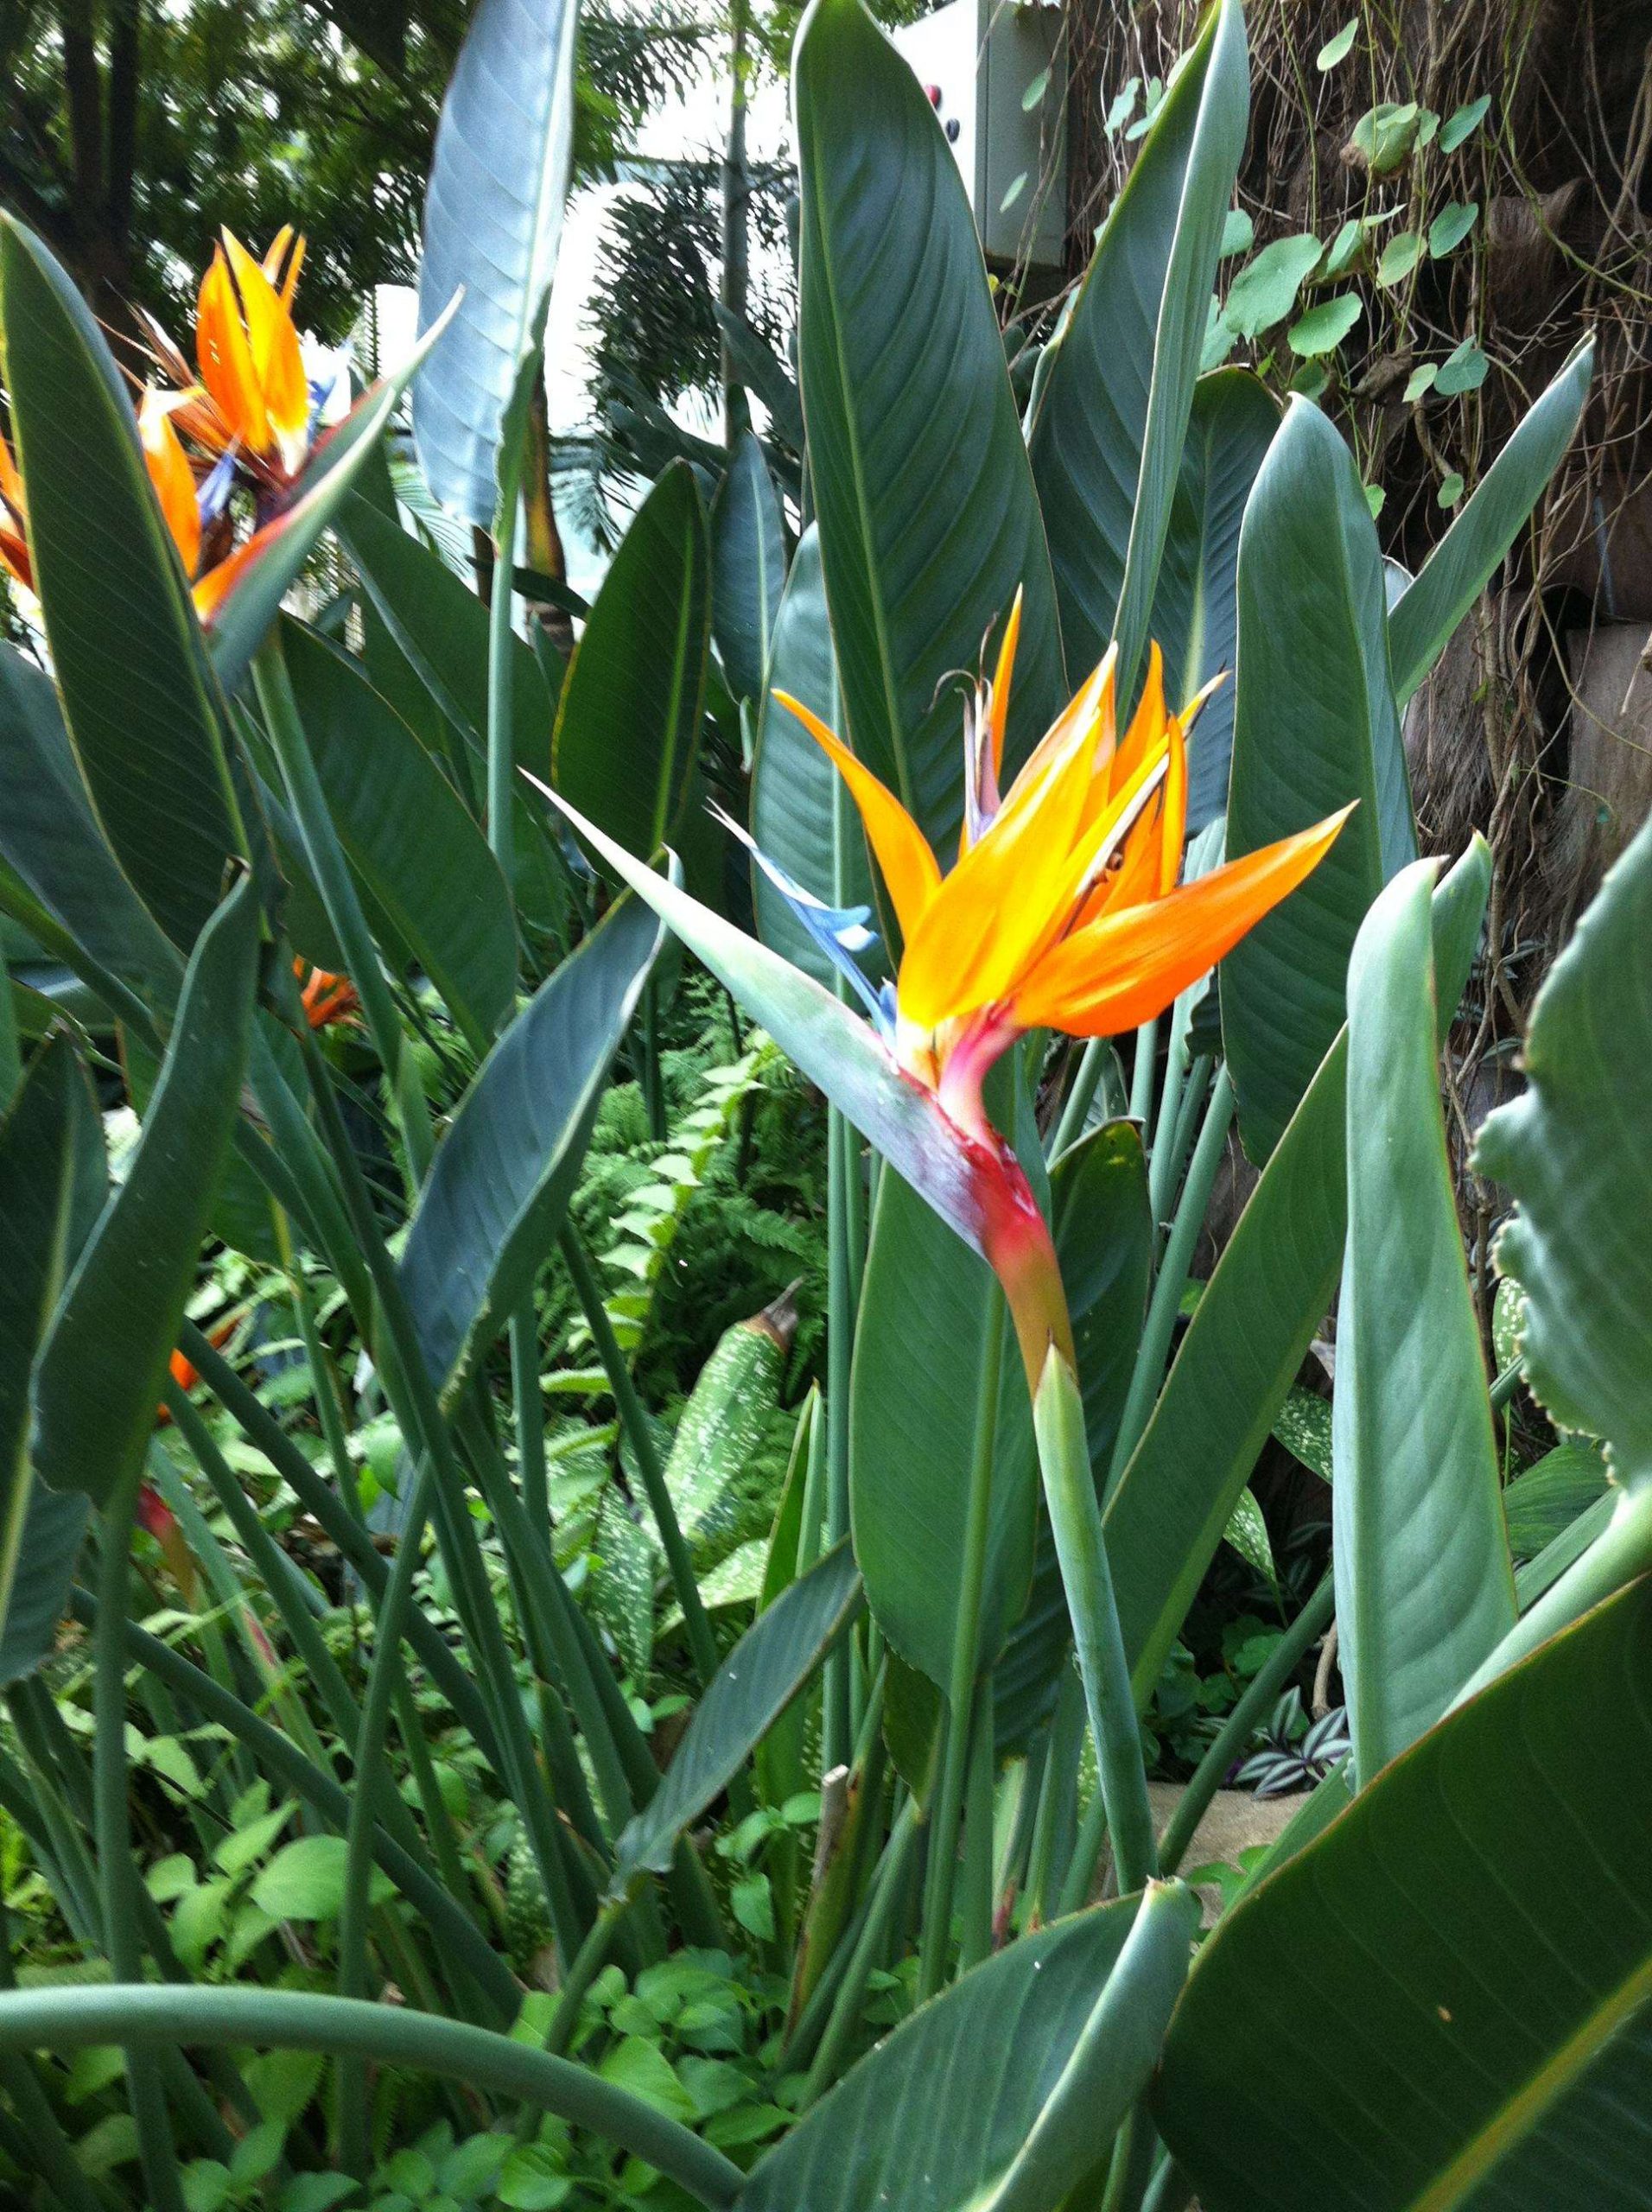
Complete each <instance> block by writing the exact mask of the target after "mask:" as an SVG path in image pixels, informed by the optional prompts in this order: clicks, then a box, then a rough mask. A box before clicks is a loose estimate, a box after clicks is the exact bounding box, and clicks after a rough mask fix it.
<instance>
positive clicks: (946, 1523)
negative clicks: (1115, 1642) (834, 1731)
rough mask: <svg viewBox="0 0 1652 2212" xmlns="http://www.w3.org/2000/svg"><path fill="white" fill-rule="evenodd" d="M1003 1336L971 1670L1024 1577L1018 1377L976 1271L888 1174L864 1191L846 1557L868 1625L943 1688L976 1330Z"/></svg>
mask: <svg viewBox="0 0 1652 2212" xmlns="http://www.w3.org/2000/svg"><path fill="white" fill-rule="evenodd" d="M1000 1329H1001V1330H1003V1331H1005V1332H1006V1335H1007V1343H1008V1351H1007V1354H1006V1356H1005V1357H1002V1358H1001V1361H1000V1364H999V1387H998V1393H997V1402H996V1405H995V1407H994V1409H993V1412H992V1414H991V1416H990V1418H991V1420H992V1423H993V1478H992V1506H991V1519H990V1524H989V1525H990V1534H989V1535H988V1544H987V1572H986V1580H985V1583H984V1585H983V1587H982V1612H981V1631H980V1646H979V1649H980V1664H981V1665H982V1666H985V1665H987V1664H988V1663H990V1662H991V1661H992V1659H993V1658H994V1656H996V1654H997V1652H998V1649H999V1648H1000V1646H1001V1643H1003V1640H1004V1638H1005V1637H1006V1635H1007V1633H1008V1630H1009V1628H1010V1624H1012V1622H1013V1620H1014V1619H1015V1618H1016V1616H1017V1615H1018V1614H1019V1613H1020V1611H1021V1608H1022V1605H1024V1603H1025V1601H1026V1590H1027V1580H1028V1578H1029V1576H1030V1575H1031V1573H1032V1529H1033V1511H1034V1507H1035V1504H1036V1502H1037V1497H1038V1461H1037V1459H1036V1457H1035V1455H1034V1452H1033V1445H1032V1408H1031V1406H1030V1405H1029V1403H1028V1400H1027V1395H1026V1376H1025V1374H1024V1372H1023V1371H1022V1367H1021V1363H1020V1360H1019V1359H1018V1358H1017V1357H1015V1352H1014V1339H1013V1336H1009V1335H1008V1323H1007V1318H1006V1316H1005V1313H1004V1301H1003V1298H1002V1296H1001V1293H1000V1292H999V1289H998V1285H997V1283H996V1281H995V1280H994V1276H993V1273H992V1270H991V1268H989V1267H988V1265H987V1263H986V1262H985V1261H984V1260H982V1259H978V1258H977V1257H976V1255H975V1253H973V1252H972V1251H970V1250H969V1249H968V1247H967V1246H965V1245H963V1244H961V1243H959V1241H958V1239H957V1237H956V1236H955V1235H954V1233H953V1231H952V1230H950V1228H949V1227H948V1225H947V1224H946V1223H945V1222H944V1221H943V1220H941V1219H940V1217H938V1216H937V1214H936V1213H934V1212H933V1211H931V1208H930V1207H929V1206H928V1205H925V1204H924V1200H923V1199H922V1198H919V1197H918V1193H917V1192H915V1191H914V1190H912V1187H911V1186H910V1185H908V1184H906V1183H905V1182H903V1181H902V1180H901V1179H900V1178H899V1176H898V1175H886V1176H885V1177H884V1179H883V1181H882V1184H881V1185H880V1189H879V1192H878V1202H877V1206H876V1209H875V1211H874V1214H873V1219H872V1235H871V1237H870V1240H869V1242H868V1243H867V1262H866V1274H865V1277H864V1279H863V1282H862V1287H861V1309H860V1317H859V1320H858V1322H857V1324H856V1327H855V1366H854V1374H853V1386H852V1395H851V1397H850V1402H849V1505H850V1513H851V1518H852V1525H853V1527H854V1530H855V1557H856V1558H857V1559H858V1560H860V1562H861V1573H862V1574H864V1576H865V1577H866V1585H867V1602H868V1604H869V1605H871V1607H872V1611H873V1613H874V1617H875V1618H876V1619H877V1622H878V1624H879V1626H880V1628H881V1629H882V1630H883V1632H884V1634H885V1635H886V1637H888V1639H889V1642H890V1643H892V1644H893V1646H894V1648H895V1649H896V1650H897V1651H899V1654H900V1656H901V1657H902V1658H903V1659H905V1661H906V1662H908V1663H909V1664H910V1665H912V1666H914V1667H917V1668H918V1669H920V1670H921V1671H922V1672H923V1673H924V1674H925V1675H928V1676H929V1678H930V1680H931V1681H932V1682H935V1683H937V1685H938V1686H939V1687H940V1688H946V1686H947V1684H948V1682H949V1681H950V1668H951V1654H952V1644H953V1639H954V1637H955V1634H956V1625H957V1611H958V1591H959V1588H960V1586H961V1584H962V1579H963V1560H964V1552H965V1547H966V1541H967V1535H966V1522H967V1520H968V1512H969V1471H970V1468H971V1465H973V1462H974V1459H975V1449H976V1444H977V1431H978V1428H979V1427H980V1424H981V1420H982V1406H981V1387H980V1379H979V1378H980V1376H981V1371H982V1363H983V1362H984V1361H985V1360H986V1358H987V1357H988V1335H987V1332H988V1330H1000Z"/></svg>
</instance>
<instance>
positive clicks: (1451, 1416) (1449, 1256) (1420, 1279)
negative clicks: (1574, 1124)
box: [1332, 861, 1515, 1781]
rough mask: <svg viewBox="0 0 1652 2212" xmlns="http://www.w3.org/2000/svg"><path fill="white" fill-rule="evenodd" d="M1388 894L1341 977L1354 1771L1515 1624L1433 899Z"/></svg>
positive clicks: (1408, 1739)
mask: <svg viewBox="0 0 1652 2212" xmlns="http://www.w3.org/2000/svg"><path fill="white" fill-rule="evenodd" d="M1436 866H1437V863H1435V862H1434V861H1418V862H1416V863H1415V864H1414V866H1413V867H1411V868H1406V869H1404V870H1403V871H1402V872H1401V874H1399V875H1398V876H1396V877H1395V880H1394V881H1393V882H1392V883H1390V884H1388V886H1387V887H1386V888H1385V889H1384V890H1383V891H1382V893H1380V894H1379V896H1378V897H1377V899H1376V902H1375V904H1374V905H1373V906H1372V907H1371V911H1370V912H1369V914H1368V915H1367V916H1366V918H1365V923H1364V926H1363V928H1362V929H1361V931H1360V933H1359V937H1358V938H1357V942H1356V944H1355V946H1354V951H1353V957H1352V958H1351V960H1350V963H1349V973H1348V1155H1347V1156H1348V1240H1347V1255H1346V1257H1345V1259H1344V1263H1343V1279H1342V1300H1341V1304H1340V1306H1339V1308H1338V1311H1337V1395H1336V1399H1335V1452H1336V1465H1337V1481H1336V1484H1335V1487H1334V1490H1333V1491H1332V1509H1333V1529H1334V1541H1333V1544H1332V1556H1333V1558H1334V1560H1335V1563H1336V1571H1337V1629H1338V1630H1339V1632H1340V1636H1341V1649H1340V1657H1341V1664H1342V1670H1343V1681H1344V1688H1345V1689H1346V1692H1347V1703H1348V1717H1349V1726H1350V1731H1351V1733H1352V1736H1353V1744H1354V1764H1355V1771H1356V1773H1357V1777H1359V1779H1360V1780H1361V1781H1369V1778H1370V1777H1371V1776H1372V1775H1374V1774H1375V1773H1376V1771H1377V1770H1378V1768H1379V1767H1383V1766H1386V1765H1387V1764H1388V1761H1389V1760H1390V1759H1391V1758H1396V1757H1397V1756H1398V1754H1399V1753H1400V1752H1401V1751H1404V1750H1405V1749H1406V1747H1407V1745H1410V1744H1412V1743H1414V1741H1415V1740H1416V1738H1418V1737H1419V1736H1420V1735H1421V1733H1422V1732H1423V1731H1424V1729H1426V1728H1429V1727H1432V1726H1433V1724H1434V1722H1435V1721H1436V1720H1438V1719H1439V1717H1440V1715H1441V1714H1442V1713H1444V1712H1445V1709H1446V1707H1448V1706H1449V1705H1450V1703H1451V1702H1452V1699H1453V1698H1454V1697H1455V1695H1456V1694H1457V1692H1458V1690H1459V1689H1460V1688H1462V1686H1463V1684H1464V1683H1465V1681H1468V1679H1469V1677H1470V1676H1471V1675H1472V1674H1473V1673H1474V1672H1475V1670H1476V1669H1477V1668H1478V1667H1479V1666H1480V1665H1481V1664H1482V1662H1484V1660H1485V1659H1486V1658H1487V1657H1488V1656H1490V1653H1491V1651H1492V1650H1493V1649H1495V1648H1496V1644H1497V1643H1498V1641H1499V1640H1500V1639H1501V1638H1502V1637H1503V1636H1504V1635H1506V1634H1507V1632H1508V1631H1509V1630H1510V1629H1511V1628H1512V1627H1513V1626H1514V1624H1515V1588H1514V1577H1513V1573H1512V1572H1511V1570H1510V1567H1509V1545H1508V1539H1507V1537H1506V1535H1505V1534H1504V1531H1503V1513H1502V1508H1501V1504H1500V1502H1499V1498H1498V1484H1497V1449H1496V1440H1495V1438H1494V1436H1493V1434H1492V1427H1491V1403H1490V1398H1489V1397H1488V1396H1487V1394H1486V1376H1485V1363H1484V1357H1483V1355H1482V1352H1481V1349H1480V1329H1479V1321H1478V1317H1477V1314H1476V1313H1475V1310H1474V1298H1473V1294H1472V1292H1471V1289H1470V1287H1469V1279H1468V1270H1467V1268H1466V1267H1465V1262H1464V1257H1463V1235H1462V1230H1461V1228H1460V1226H1459V1224H1458V1217H1457V1197H1456V1190H1455V1185H1454V1183H1453V1179H1452V1166H1451V1160H1450V1156H1449V1154H1448V1153H1447V1150H1446V1144H1445V1116H1444V1113H1443V1112H1442V1110H1441V1106H1440V1096H1439V1040H1438V1032H1439V1019H1438V1010H1437V1008H1436V1005H1435V995H1434V963H1433V931H1432V928H1431V925H1430V921H1429V887H1430V885H1431V883H1432V882H1433V875H1434V872H1435V868H1436Z"/></svg>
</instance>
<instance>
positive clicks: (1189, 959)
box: [1015, 807, 1353, 1037]
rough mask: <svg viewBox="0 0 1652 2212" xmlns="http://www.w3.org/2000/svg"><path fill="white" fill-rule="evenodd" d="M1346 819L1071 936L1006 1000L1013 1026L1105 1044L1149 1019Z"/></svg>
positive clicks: (1289, 883)
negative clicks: (1011, 1001) (1011, 1000)
mask: <svg viewBox="0 0 1652 2212" xmlns="http://www.w3.org/2000/svg"><path fill="white" fill-rule="evenodd" d="M1352 811H1353V810H1352V808H1351V807H1344V810H1343V811H1342V812H1341V813H1340V814H1333V815H1331V817H1329V818H1328V819H1327V820H1325V821H1324V822H1321V823H1318V824H1317V826H1316V827H1315V828H1313V829H1304V830H1301V831H1299V833H1298V835H1297V836H1294V837H1284V838H1281V839H1280V842H1278V843H1277V844H1274V845H1265V846H1263V848H1262V849H1261V851H1260V852H1255V853H1247V854H1246V855H1245V856H1244V857H1243V859H1242V860H1236V861H1229V862H1228V864H1227V865H1226V867H1225V868H1217V869H1216V870H1214V871H1213V873H1212V874H1210V875H1205V876H1201V877H1200V878H1199V880H1198V882H1197V883H1188V884H1184V885H1183V886H1182V887H1181V888H1180V889H1179V890H1178V891H1172V893H1170V894H1169V896H1168V897H1167V898H1164V899H1153V901H1151V903H1149V904H1147V905H1146V906H1130V907H1125V908H1121V909H1120V910H1118V911H1115V912H1108V913H1106V914H1103V915H1102V918H1101V919H1100V920H1099V921H1096V922H1092V923H1090V925H1089V926H1088V927H1087V928H1084V929H1082V930H1076V931H1074V932H1073V934H1072V935H1071V937H1069V938H1064V940H1063V941H1062V943H1061V944H1058V945H1056V946H1055V947H1054V948H1053V949H1052V950H1051V951H1050V952H1049V953H1048V954H1047V955H1046V956H1045V958H1044V959H1043V960H1042V961H1040V962H1039V966H1038V968H1037V969H1036V970H1035V971H1034V973H1033V974H1032V976H1031V977H1030V978H1029V979H1028V981H1027V982H1026V984H1025V985H1024V986H1023V987H1022V988H1021V989H1020V990H1019V991H1018V992H1017V993H1016V995H1015V1020H1016V1025H1017V1027H1020V1028H1023V1029H1037V1028H1042V1027H1048V1028H1052V1029H1064V1030H1065V1031H1066V1032H1067V1033H1069V1035H1071V1036H1075V1037H1114V1036H1117V1035H1118V1034H1119V1033H1121V1031H1123V1030H1126V1029H1134V1028H1136V1027H1139V1026H1140V1025H1141V1023H1142V1022H1144V1021H1150V1020H1152V1019H1153V1016H1154V1015H1155V1014H1162V1013H1163V1012H1164V1010H1165V1008H1166V1007H1167V1006H1168V1005H1169V1004H1170V1003H1171V1001H1172V999H1174V998H1175V997H1176V996H1177V995H1178V994H1179V993H1180V992H1182V991H1185V989H1186V988H1187V987H1188V985H1189V984H1190V983H1195V982H1198V979H1199V977H1200V976H1203V975H1204V973H1205V972H1206V970H1207V969H1210V968H1213V967H1214V966H1215V965H1216V963H1217V961H1218V960H1220V959H1221V958H1222V957H1223V954H1224V953H1228V952H1230V951H1231V950H1233V948H1234V946H1235V945H1236V944H1237V943H1238V942H1239V940H1240V938H1242V937H1243V936H1244V934H1245V932H1246V931H1247V930H1249V929H1250V928H1252V927H1253V926H1254V925H1255V924H1256V923H1257V922H1259V921H1260V920H1261V918H1262V916H1263V915H1264V914H1265V913H1267V912H1268V911H1269V909H1270V908H1272V907H1274V906H1277V905H1278V904H1279V902H1280V899H1284V898H1286V897H1287V896H1288V895H1289V893H1291V892H1293V891H1294V890H1295V888H1296V887H1297V885H1298V884H1299V883H1300V882H1301V881H1302V880H1303V878H1304V877H1305V876H1306V875H1307V874H1310V873H1311V871H1312V869H1313V868H1315V867H1316V866H1317V865H1318V862H1319V861H1320V860H1322V859H1323V858H1324V856H1325V853H1326V852H1327V851H1328V850H1329V849H1330V847H1331V843H1332V842H1333V841H1334V840H1335V838H1336V836H1337V832H1338V830H1339V829H1341V828H1342V826H1343V823H1344V822H1345V821H1346V820H1347V819H1348V817H1349V815H1350V813H1351V812H1352Z"/></svg>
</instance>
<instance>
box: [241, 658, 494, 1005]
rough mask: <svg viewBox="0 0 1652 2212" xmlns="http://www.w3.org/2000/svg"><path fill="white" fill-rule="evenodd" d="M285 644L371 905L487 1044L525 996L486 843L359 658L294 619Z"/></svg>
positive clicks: (324, 781)
mask: <svg viewBox="0 0 1652 2212" xmlns="http://www.w3.org/2000/svg"><path fill="white" fill-rule="evenodd" d="M283 651H284V654H285V658H286V662H287V671H288V674H289V677H291V679H292V686H293V694H294V696H295V699H296V700H297V702H298V709H299V714H300V716H301V717H302V721H303V724H304V734H305V735H306V737H307V738H308V741H309V747H310V751H311V753H312V754H313V756H314V758H315V767H316V772H317V774H318V775H319V776H320V778H321V788H322V790H323V791H324V792H325V794H326V797H327V810H328V812H329V813H330V814H331V816H332V817H333V822H334V827H335V829H337V830H338V833H339V839H340V843H341V844H342V846H343V848H344V850H345V854H346V857H347V858H348V860H349V862H350V866H351V868H352V870H353V873H354V874H355V877H356V880H357V881H358V883H359V886H360V887H361V889H362V890H363V892H364V893H365V894H366V898H367V899H368V902H369V905H370V908H371V909H372V910H374V911H375V913H376V917H384V918H387V919H388V921H389V923H390V925H391V931H392V932H393V934H394V936H395V938H397V939H398V940H399V941H400V942H401V943H402V944H404V945H406V946H407V947H408V949H409V950H410V951H411V953H412V954H413V956H414V957H415V958H416V960H417V962H418V963H419V965H420V967H421V968H422V969H423V971H424V973H425V974H426V975H427V976H429V979H430V981H431V982H433V983H434V984H435V987H436V988H437V990H438V991H440V992H441V994H442V997H443V998H444V999H445V1000H446V1001H447V1002H448V1007H449V1008H450V1009H451V1010H452V1012H453V1014H454V1018H455V1020H457V1021H458V1023H459V1025H460V1027H461V1028H463V1029H464V1030H466V1031H467V1033H468V1034H469V1036H470V1038H471V1039H472V1041H473V1043H474V1044H476V1045H477V1046H480V1047H482V1048H484V1049H485V1048H486V1043H487V1041H488V1039H491V1038H492V1035H493V1033H494V1032H495V1031H496V1030H497V1029H498V1028H499V1025H500V1023H501V1022H502V1021H503V1020H504V1019H505V1015H506V1014H508V1013H509V1011H510V1009H511V1006H512V1004H513V1003H514V1001H515V995H516V925H515V922H514V920H513V918H512V917H511V895H510V893H509V892H508V891H507V890H506V888H505V879H504V877H503V876H502V875H501V874H499V868H498V866H497V864H496V863H495V861H494V859H493V856H492V853H490V852H489V850H488V849H487V841H486V838H485V837H484V836H482V833H481V831H480V829H478V828H477V827H476V824H475V823H474V822H473V821H472V819H471V817H470V816H469V814H468V813H467V811H466V810H465V808H464V807H463V805H462V804H461V803H460V801H459V799H458V798H456V797H455V795H454V790H453V787H452V785H450V784H449V783H448V781H447V779H446V778H445V777H444V776H443V775H442V772H441V771H440V770H439V769H438V768H437V767H436V766H435V762H434V761H433V760H431V759H430V757H429V754H428V753H426V752H425V750H424V748H423V746H421V745H420V743H419V741H418V740H417V739H416V737H415V736H414V734H413V733H412V731H411V730H410V729H409V728H408V727H407V725H406V723H405V722H404V721H402V719H401V717H400V716H399V715H397V713H396V712H395V710H394V709H392V708H391V706H389V705H388V704H387V702H385V701H384V699H382V698H381V697H380V696H379V695H378V692H377V691H375V690H373V688H372V684H371V683H369V682H368V681H367V678H366V676H365V673H364V672H363V670H362V668H361V664H360V663H359V661H355V660H353V659H352V658H350V657H349V656H348V655H347V654H346V653H343V652H340V651H339V650H338V648H337V647H336V646H334V645H329V644H327V641H326V639H322V638H320V637H318V636H317V635H316V634H315V632H314V631H310V630H305V629H302V628H301V627H300V626H298V625H297V624H296V623H289V625H288V626H287V627H286V630H285V632H284V633H283ZM378 934H380V935H381V936H382V935H383V934H384V932H382V931H381V932H378Z"/></svg>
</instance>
